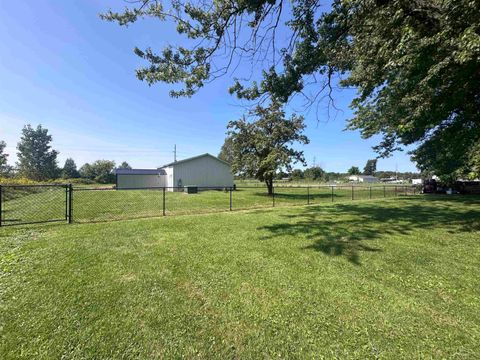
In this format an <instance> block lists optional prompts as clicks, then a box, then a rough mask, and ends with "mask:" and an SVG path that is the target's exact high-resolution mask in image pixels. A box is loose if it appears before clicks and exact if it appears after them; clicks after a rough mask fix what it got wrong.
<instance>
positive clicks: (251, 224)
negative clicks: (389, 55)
mask: <svg viewBox="0 0 480 360" xmlns="http://www.w3.org/2000/svg"><path fill="white" fill-rule="evenodd" d="M0 249H1V255H0V270H1V275H0V296H1V299H0V301H1V305H0V332H1V348H0V358H2V359H11V358H24V359H32V358H41V359H51V358H68V359H72V358H75V359H79V358H91V359H93V358H96V359H99V358H110V359H120V358H128V359H131V358H141V359H147V358H148V359H149V358H182V357H184V358H218V359H226V358H242V359H250V358H335V357H337V358H341V359H347V358H354V359H364V358H388V359H400V358H402V359H412V358H449V359H469V358H470V359H474V358H478V354H480V276H479V269H480V198H479V197H456V196H451V197H447V196H445V197H403V198H397V199H390V200H389V199H387V200H378V201H359V202H348V203H346V202H345V203H338V204H328V203H326V204H323V205H311V206H298V207H283V208H278V209H259V210H249V211H240V212H231V213H229V212H226V213H216V214H204V215H187V216H177V217H174V216H171V217H168V216H167V217H164V218H161V217H160V218H152V219H141V220H130V221H117V222H104V223H93V224H73V225H64V224H58V225H42V226H35V227H33V226H32V227H23V228H22V227H9V228H8V227H7V228H2V229H0Z"/></svg>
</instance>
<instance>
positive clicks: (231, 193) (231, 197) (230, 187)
mask: <svg viewBox="0 0 480 360" xmlns="http://www.w3.org/2000/svg"><path fill="white" fill-rule="evenodd" d="M230 211H232V187H231V186H230Z"/></svg>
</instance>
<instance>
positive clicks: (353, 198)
mask: <svg viewBox="0 0 480 360" xmlns="http://www.w3.org/2000/svg"><path fill="white" fill-rule="evenodd" d="M353 192H354V190H353V185H352V200H355V197H354V194H353Z"/></svg>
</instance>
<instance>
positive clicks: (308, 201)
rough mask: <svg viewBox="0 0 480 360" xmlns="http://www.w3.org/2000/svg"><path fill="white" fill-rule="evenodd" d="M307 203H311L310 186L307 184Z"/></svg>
mask: <svg viewBox="0 0 480 360" xmlns="http://www.w3.org/2000/svg"><path fill="white" fill-rule="evenodd" d="M307 205H310V186H309V185H307Z"/></svg>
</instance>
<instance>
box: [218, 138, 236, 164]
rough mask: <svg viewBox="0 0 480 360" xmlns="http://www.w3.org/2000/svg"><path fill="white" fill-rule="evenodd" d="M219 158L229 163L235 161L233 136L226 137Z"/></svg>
mask: <svg viewBox="0 0 480 360" xmlns="http://www.w3.org/2000/svg"><path fill="white" fill-rule="evenodd" d="M218 158H219V159H220V160H223V161H226V162H227V163H229V164H232V163H233V160H234V154H233V143H232V138H231V137H226V138H225V141H224V142H223V145H222V148H221V149H220V152H219V153H218Z"/></svg>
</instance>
